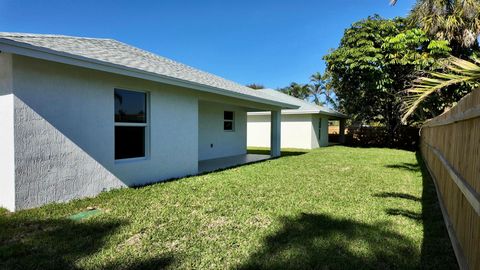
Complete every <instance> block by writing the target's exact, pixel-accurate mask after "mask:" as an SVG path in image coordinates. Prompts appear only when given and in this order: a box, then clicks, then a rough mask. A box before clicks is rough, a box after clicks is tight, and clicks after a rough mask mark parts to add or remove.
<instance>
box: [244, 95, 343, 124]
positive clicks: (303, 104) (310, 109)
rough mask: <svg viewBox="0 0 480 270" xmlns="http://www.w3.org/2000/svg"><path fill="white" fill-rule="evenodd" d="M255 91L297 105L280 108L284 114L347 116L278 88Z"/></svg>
mask: <svg viewBox="0 0 480 270" xmlns="http://www.w3.org/2000/svg"><path fill="white" fill-rule="evenodd" d="M256 91H259V92H262V93H264V94H266V95H269V96H270V97H271V98H273V99H275V100H278V101H281V102H285V103H289V104H295V105H297V106H299V108H298V109H288V110H282V113H284V114H323V115H328V116H333V117H337V118H348V116H347V115H345V114H343V113H339V112H337V111H335V110H332V109H330V108H327V107H325V106H319V105H317V104H314V103H310V102H308V101H305V100H302V99H299V98H296V97H292V96H290V95H287V94H284V93H282V92H280V91H278V90H273V89H260V90H256ZM250 114H262V113H250ZM263 114H264V113H263Z"/></svg>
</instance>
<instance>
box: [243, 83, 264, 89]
mask: <svg viewBox="0 0 480 270" xmlns="http://www.w3.org/2000/svg"><path fill="white" fill-rule="evenodd" d="M245 86H246V87H250V88H252V89H255V90H257V89H265V86H263V84H259V83H251V84H247V85H245Z"/></svg>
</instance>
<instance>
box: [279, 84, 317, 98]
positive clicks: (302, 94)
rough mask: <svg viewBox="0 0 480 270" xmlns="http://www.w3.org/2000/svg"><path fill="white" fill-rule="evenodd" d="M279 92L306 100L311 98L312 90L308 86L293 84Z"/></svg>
mask: <svg viewBox="0 0 480 270" xmlns="http://www.w3.org/2000/svg"><path fill="white" fill-rule="evenodd" d="M279 90H280V91H281V92H283V93H285V94H287V95H290V96H293V97H296V98H299V99H304V100H305V99H307V98H308V97H309V96H310V89H309V87H308V85H307V84H299V83H296V82H292V83H290V85H289V86H287V87H284V88H280V89H279Z"/></svg>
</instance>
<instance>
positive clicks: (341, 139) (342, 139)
mask: <svg viewBox="0 0 480 270" xmlns="http://www.w3.org/2000/svg"><path fill="white" fill-rule="evenodd" d="M339 129H340V130H339V135H340V136H339V137H338V142H339V143H345V119H340V127H339Z"/></svg>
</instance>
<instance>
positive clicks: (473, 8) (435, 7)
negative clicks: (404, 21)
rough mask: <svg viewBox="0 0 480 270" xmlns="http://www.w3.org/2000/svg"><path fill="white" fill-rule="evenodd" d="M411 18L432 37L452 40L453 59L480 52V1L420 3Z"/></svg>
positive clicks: (431, 0)
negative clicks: (479, 49) (473, 50)
mask: <svg viewBox="0 0 480 270" xmlns="http://www.w3.org/2000/svg"><path fill="white" fill-rule="evenodd" d="M409 17H410V19H411V20H412V22H413V23H414V24H415V25H416V26H418V27H420V28H421V29H423V30H424V31H425V32H426V33H428V34H429V35H431V36H432V37H435V38H437V39H440V40H447V41H449V42H450V43H451V46H452V48H453V49H454V53H453V55H454V56H461V55H460V54H465V53H466V54H469V53H471V52H469V50H470V49H472V48H473V49H478V37H479V36H480V1H479V0H418V1H417V3H416V4H415V6H414V7H413V9H412V12H411V14H410V16H409Z"/></svg>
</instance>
